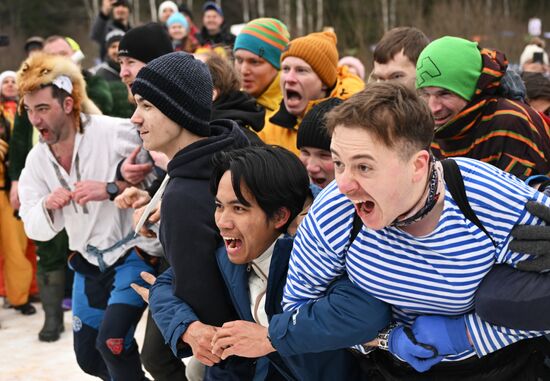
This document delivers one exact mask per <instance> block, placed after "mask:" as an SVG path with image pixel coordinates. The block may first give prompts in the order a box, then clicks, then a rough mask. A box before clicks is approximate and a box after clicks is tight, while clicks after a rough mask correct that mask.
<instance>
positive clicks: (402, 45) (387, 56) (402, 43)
mask: <svg viewBox="0 0 550 381" xmlns="http://www.w3.org/2000/svg"><path fill="white" fill-rule="evenodd" d="M429 43H430V40H429V39H428V37H426V35H425V34H424V33H423V32H422V31H421V30H420V29H417V28H413V27H408V26H402V27H398V28H393V29H390V30H389V31H387V32H386V33H385V34H384V35H383V36H382V39H381V40H380V41H378V44H376V48H375V49H374V61H375V62H378V63H381V64H385V63H388V61H391V60H392V59H393V57H395V55H396V54H397V53H399V52H400V51H403V54H404V55H405V57H407V58H408V59H409V60H410V61H411V62H412V63H413V65H416V61H418V57H419V56H420V53H421V52H422V50H424V48H425V47H426V46H428V44H429Z"/></svg>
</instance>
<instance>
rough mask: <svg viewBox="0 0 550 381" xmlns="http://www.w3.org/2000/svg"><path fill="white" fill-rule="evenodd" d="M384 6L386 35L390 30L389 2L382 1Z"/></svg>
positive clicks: (383, 23)
mask: <svg viewBox="0 0 550 381" xmlns="http://www.w3.org/2000/svg"><path fill="white" fill-rule="evenodd" d="M380 2H381V4H382V25H383V26H384V33H386V32H387V31H388V30H389V29H390V20H389V9H388V8H389V4H388V0H380Z"/></svg>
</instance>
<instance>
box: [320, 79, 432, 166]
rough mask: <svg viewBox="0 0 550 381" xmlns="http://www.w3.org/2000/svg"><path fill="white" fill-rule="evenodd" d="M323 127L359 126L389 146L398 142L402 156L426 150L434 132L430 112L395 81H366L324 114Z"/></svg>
mask: <svg viewBox="0 0 550 381" xmlns="http://www.w3.org/2000/svg"><path fill="white" fill-rule="evenodd" d="M325 118H326V126H327V131H328V132H329V134H330V135H331V136H332V133H333V132H334V128H335V127H336V126H344V127H347V128H363V129H365V130H367V131H368V132H369V133H371V134H372V135H373V136H374V138H375V139H377V140H378V141H380V143H383V144H385V145H386V146H387V147H389V148H394V147H395V146H396V144H398V143H399V144H402V147H400V148H402V149H400V150H399V152H400V155H401V157H402V158H405V159H408V158H410V156H411V155H412V154H414V153H415V152H417V151H418V150H422V149H425V150H429V148H430V144H431V143H432V140H433V136H434V121H433V117H432V113H431V112H430V109H429V108H428V105H427V104H426V102H424V101H423V100H422V99H420V97H418V96H417V95H416V93H415V92H414V91H413V90H412V89H409V88H408V87H407V86H405V85H403V84H400V83H396V82H391V81H390V82H378V83H369V84H367V85H366V86H365V90H363V91H361V92H359V93H356V94H354V95H353V96H351V97H350V98H349V99H348V100H346V101H345V102H344V103H342V104H341V105H340V106H336V107H335V108H334V109H333V110H332V111H331V112H329V113H328V114H327V116H326V117H325Z"/></svg>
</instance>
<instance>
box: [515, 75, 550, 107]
mask: <svg viewBox="0 0 550 381" xmlns="http://www.w3.org/2000/svg"><path fill="white" fill-rule="evenodd" d="M522 78H523V82H525V88H526V90H527V98H528V99H529V100H533V99H547V100H550V79H548V78H546V76H545V75H544V74H542V73H529V72H525V73H523V75H522Z"/></svg>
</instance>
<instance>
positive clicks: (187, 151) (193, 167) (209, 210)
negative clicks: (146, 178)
mask: <svg viewBox="0 0 550 381" xmlns="http://www.w3.org/2000/svg"><path fill="white" fill-rule="evenodd" d="M210 127H211V135H210V136H209V137H208V138H206V139H202V140H199V141H197V142H195V143H193V144H191V145H189V146H187V147H185V148H184V149H182V150H181V151H179V152H178V153H177V154H176V155H175V156H174V158H173V159H172V160H171V161H170V163H169V164H168V174H169V175H170V178H171V179H170V182H169V183H168V185H167V186H166V189H165V191H164V195H163V199H162V204H161V215H162V219H161V225H160V240H161V243H162V246H163V248H164V252H165V254H166V257H167V260H168V262H169V263H170V265H171V266H172V269H173V272H174V282H173V291H174V295H175V296H177V297H178V298H180V299H183V300H185V302H187V304H189V305H190V306H191V308H193V310H194V311H195V313H196V315H197V316H198V318H199V320H200V321H201V322H202V323H204V324H210V325H215V326H221V325H222V324H223V323H225V322H227V321H231V320H235V319H238V315H237V313H236V312H235V309H234V308H233V306H232V303H231V299H230V298H229V295H228V293H227V289H226V286H225V283H224V281H223V278H222V276H221V274H220V271H219V269H218V265H217V263H216V257H215V253H216V248H217V247H218V246H220V245H221V244H222V239H221V237H220V234H219V231H218V229H217V227H216V224H215V222H214V211H215V202H214V196H213V195H212V194H211V193H210V189H209V185H210V175H211V173H212V156H213V155H214V154H215V153H217V152H220V151H224V150H231V149H235V148H240V147H245V146H247V145H248V144H249V143H248V140H247V138H246V137H245V136H244V134H243V133H242V132H241V129H240V128H239V126H238V125H237V124H236V123H235V122H233V121H230V120H216V121H213V122H211V123H210Z"/></svg>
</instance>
